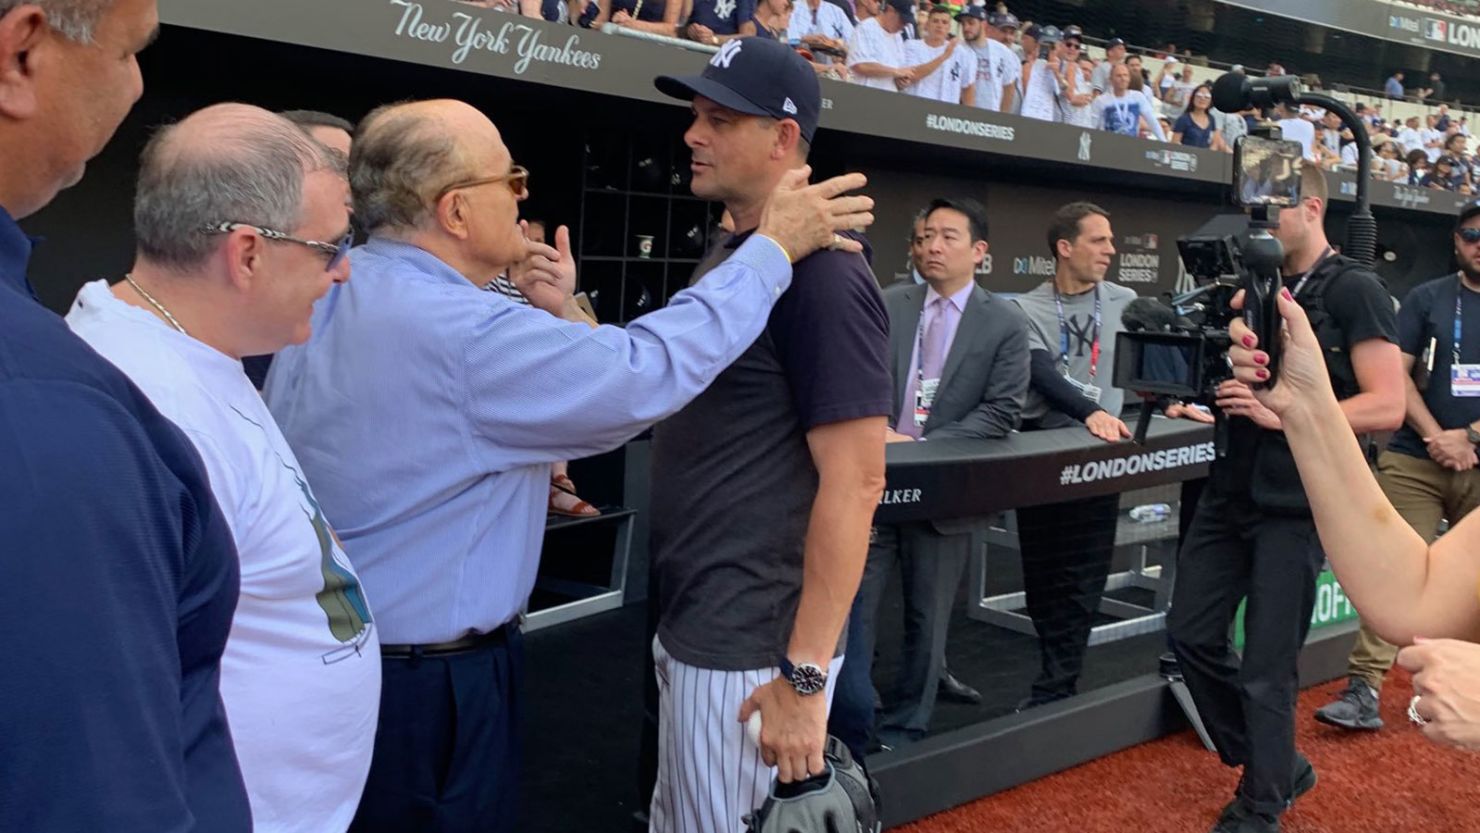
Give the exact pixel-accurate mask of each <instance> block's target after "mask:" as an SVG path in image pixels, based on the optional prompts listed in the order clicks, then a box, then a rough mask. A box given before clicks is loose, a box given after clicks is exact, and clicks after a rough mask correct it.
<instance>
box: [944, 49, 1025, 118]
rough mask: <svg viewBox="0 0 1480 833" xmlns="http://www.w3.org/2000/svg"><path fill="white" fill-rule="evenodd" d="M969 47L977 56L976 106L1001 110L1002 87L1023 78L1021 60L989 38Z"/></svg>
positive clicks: (1014, 83) (1016, 84) (1015, 85)
mask: <svg viewBox="0 0 1480 833" xmlns="http://www.w3.org/2000/svg"><path fill="white" fill-rule="evenodd" d="M966 45H967V46H971V45H970V44H966ZM958 48H959V47H958ZM971 49H972V51H973V52H975V53H976V56H977V63H976V106H978V107H981V108H982V109H984V110H1001V109H1002V89H1003V88H1004V87H1006V86H1008V85H1012V86H1013V87H1014V88H1016V87H1017V86H1018V83H1019V82H1020V81H1022V80H1023V62H1022V61H1021V60H1019V59H1018V56H1017V54H1016V53H1014V52H1013V51H1012V50H1011V49H1008V48H1007V46H1006V45H1004V44H1003V43H1001V42H1000V41H994V40H992V39H991V38H987V39H986V40H985V41H984V42H983V44H982V45H981V46H971Z"/></svg>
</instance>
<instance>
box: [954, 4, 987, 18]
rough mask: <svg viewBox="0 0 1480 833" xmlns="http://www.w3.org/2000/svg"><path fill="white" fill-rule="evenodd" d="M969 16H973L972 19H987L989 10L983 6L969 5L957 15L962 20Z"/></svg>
mask: <svg viewBox="0 0 1480 833" xmlns="http://www.w3.org/2000/svg"><path fill="white" fill-rule="evenodd" d="M967 17H969V18H971V19H972V20H986V19H987V10H986V9H984V8H982V7H981V6H967V7H966V8H964V9H962V10H961V13H960V14H958V15H956V19H957V20H961V19H962V18H967Z"/></svg>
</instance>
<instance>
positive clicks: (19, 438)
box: [0, 0, 252, 833]
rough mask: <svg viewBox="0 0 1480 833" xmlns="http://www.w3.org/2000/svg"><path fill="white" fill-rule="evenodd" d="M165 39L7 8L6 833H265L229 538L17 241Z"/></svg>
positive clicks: (23, 7)
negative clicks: (239, 738)
mask: <svg viewBox="0 0 1480 833" xmlns="http://www.w3.org/2000/svg"><path fill="white" fill-rule="evenodd" d="M158 28H159V16H158V13H157V11H156V7H155V3H154V2H153V0H108V1H107V2H104V1H103V0H88V1H87V2H54V0H40V2H34V1H33V2H20V3H17V2H14V0H0V90H3V93H0V425H4V426H5V428H4V430H3V431H0V505H3V506H4V509H3V510H0V541H3V542H4V543H3V544H0V546H3V547H4V552H3V556H0V563H3V566H0V570H3V573H4V576H3V579H0V629H3V631H4V632H5V633H6V634H9V635H10V636H11V638H10V639H9V640H8V644H7V646H6V658H5V668H4V671H3V672H0V691H3V694H0V830H6V831H12V830H14V831H21V830H24V831H28V833H72V831H83V830H99V831H101V830H109V831H114V830H118V831H122V830H135V831H158V830H174V831H190V833H205V831H212V832H213V833H214V831H221V833H244V831H249V830H251V829H252V820H251V813H250V810H249V807H248V804H247V796H246V792H245V790H244V789H243V788H242V780H241V773H240V771H239V770H238V766H237V759H236V755H235V754H234V752H233V749H232V740H231V733H230V729H229V727H228V725H227V721H226V715H225V712H224V710H223V708H222V705H221V698H220V693H219V688H218V681H219V676H220V659H221V652H222V650H223V648H224V646H225V644H226V640H227V634H228V631H229V629H230V626H231V617H232V611H233V610H234V608H235V607H236V604H237V600H238V595H239V594H238V584H237V582H238V564H237V559H236V551H235V548H234V547H233V545H232V539H231V529H230V526H229V524H228V522H227V519H226V517H225V515H224V513H222V511H221V509H220V507H219V506H218V505H217V502H216V500H215V499H214V497H213V496H212V493H211V489H210V482H209V480H208V476H207V473H206V471H205V469H204V467H203V466H202V465H201V463H200V460H199V458H198V457H197V455H196V453H195V449H194V448H193V447H192V446H191V444H190V442H189V440H188V439H187V437H186V436H185V434H184V433H182V432H181V431H180V430H179V429H178V428H177V427H175V426H174V425H173V424H172V423H170V422H169V421H168V420H167V419H166V418H164V417H163V416H161V415H160V413H159V412H158V411H157V410H156V409H155V408H154V406H153V405H151V404H150V403H149V401H148V400H147V399H146V398H145V397H144V396H142V395H141V394H140V392H139V390H138V389H137V388H136V387H135V386H134V385H132V384H130V383H129V381H128V379H127V378H126V377H125V376H124V375H123V373H121V372H120V371H119V370H118V369H117V368H116V367H114V366H113V365H112V364H110V363H109V362H107V361H106V360H104V359H103V358H102V357H100V356H99V355H98V354H97V353H96V352H95V351H94V350H92V349H91V348H89V347H88V346H87V345H86V344H84V343H83V341H82V340H81V339H79V338H77V337H76V336H75V335H73V334H72V333H71V332H69V331H68V330H67V328H66V327H65V326H64V325H63V323H62V321H61V320H60V319H59V318H58V317H57V316H56V315H55V314H53V313H52V312H50V311H48V310H47V309H45V308H44V307H43V306H42V305H41V303H40V301H39V300H38V299H37V297H36V294H35V292H34V290H33V288H32V286H31V284H30V282H29V281H28V279H27V277H26V273H27V269H28V265H29V263H30V260H31V257H32V252H33V248H34V247H36V246H38V245H39V244H40V241H36V240H33V239H31V238H29V237H27V235H26V233H25V232H24V231H22V229H21V227H20V226H19V224H18V222H17V221H19V220H21V219H24V218H26V217H29V216H31V215H32V214H34V213H35V212H37V211H40V210H41V209H43V208H44V207H45V206H46V205H47V204H48V203H50V202H51V201H52V200H53V198H54V197H55V196H56V195H57V193H58V192H59V191H61V190H62V189H64V188H67V187H70V186H72V185H74V184H76V183H77V182H78V181H79V179H81V178H82V176H83V174H84V170H85V168H86V164H87V161H88V160H89V159H91V158H92V157H93V156H94V155H95V154H97V153H98V152H99V151H100V150H102V148H103V147H104V145H106V144H107V143H108V141H109V140H110V138H111V137H112V136H113V133H114V131H115V129H116V128H117V127H118V124H119V123H120V122H121V121H122V120H123V119H124V117H125V116H127V115H128V113H129V110H130V109H131V108H132V107H133V105H134V103H135V102H136V101H138V99H139V96H140V95H141V94H142V92H143V82H142V77H141V75H140V71H139V62H138V61H137V55H138V53H139V52H141V51H142V50H143V49H145V48H146V47H147V46H148V45H149V44H150V42H151V41H152V40H153V38H154V36H155V35H156V34H158ZM74 196H75V195H74ZM63 259H65V254H64V255H63Z"/></svg>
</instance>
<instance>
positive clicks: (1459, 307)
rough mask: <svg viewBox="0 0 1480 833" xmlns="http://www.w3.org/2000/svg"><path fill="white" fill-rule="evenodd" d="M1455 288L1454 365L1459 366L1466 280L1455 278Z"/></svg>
mask: <svg viewBox="0 0 1480 833" xmlns="http://www.w3.org/2000/svg"><path fill="white" fill-rule="evenodd" d="M1455 281H1456V284H1455V287H1454V353H1453V361H1452V362H1451V363H1452V364H1459V363H1460V361H1459V338H1460V332H1461V330H1462V329H1463V327H1461V325H1460V315H1462V314H1463V312H1464V306H1463V305H1464V297H1465V281H1464V278H1461V277H1459V276H1458V275H1456V276H1455Z"/></svg>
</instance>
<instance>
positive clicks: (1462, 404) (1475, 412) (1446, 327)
mask: <svg viewBox="0 0 1480 833" xmlns="http://www.w3.org/2000/svg"><path fill="white" fill-rule="evenodd" d="M1458 288H1459V278H1458V277H1457V276H1455V275H1445V276H1444V277H1442V278H1435V279H1434V280H1431V281H1425V282H1424V283H1421V284H1419V285H1418V286H1415V287H1414V288H1413V289H1412V290H1410V291H1409V293H1408V297H1406V298H1404V299H1403V308H1402V309H1400V310H1399V311H1398V347H1399V348H1400V349H1401V350H1402V351H1403V352H1404V353H1407V354H1408V355H1410V356H1413V357H1414V361H1415V366H1417V365H1418V363H1420V362H1422V361H1423V354H1424V352H1425V351H1426V350H1428V348H1429V340H1430V339H1433V341H1434V370H1433V373H1432V374H1430V376H1429V385H1428V389H1427V390H1425V391H1424V392H1423V402H1424V405H1426V406H1427V407H1428V409H1429V413H1431V414H1433V415H1434V419H1435V420H1437V421H1438V423H1439V427H1441V428H1444V429H1449V428H1463V427H1465V426H1466V425H1469V424H1470V423H1472V422H1474V421H1476V420H1480V397H1456V396H1454V395H1453V393H1452V392H1451V389H1450V384H1449V369H1450V367H1451V366H1452V365H1453V364H1454V302H1455V292H1456V290H1457V289H1458ZM1460 310H1461V319H1460V341H1461V343H1462V344H1461V347H1460V351H1459V360H1460V361H1461V362H1463V363H1466V364H1480V292H1475V291H1474V290H1471V289H1466V290H1465V291H1464V295H1463V297H1462V299H1461V301H1460ZM1388 449H1389V450H1390V451H1397V452H1399V453H1402V454H1407V455H1409V456H1411V457H1418V458H1420V459H1423V460H1427V459H1428V458H1429V453H1428V450H1427V449H1425V447H1424V444H1423V438H1421V437H1419V436H1418V432H1417V431H1414V430H1413V428H1412V427H1410V426H1409V425H1408V424H1407V423H1406V422H1405V423H1404V424H1403V427H1402V428H1399V429H1398V431H1397V433H1395V434H1393V439H1392V442H1390V443H1388Z"/></svg>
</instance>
